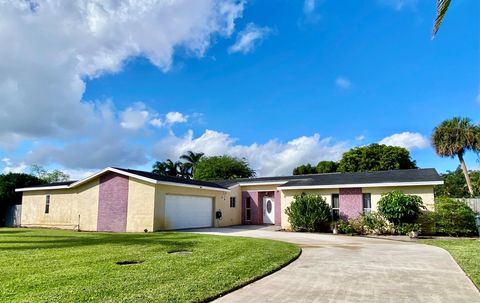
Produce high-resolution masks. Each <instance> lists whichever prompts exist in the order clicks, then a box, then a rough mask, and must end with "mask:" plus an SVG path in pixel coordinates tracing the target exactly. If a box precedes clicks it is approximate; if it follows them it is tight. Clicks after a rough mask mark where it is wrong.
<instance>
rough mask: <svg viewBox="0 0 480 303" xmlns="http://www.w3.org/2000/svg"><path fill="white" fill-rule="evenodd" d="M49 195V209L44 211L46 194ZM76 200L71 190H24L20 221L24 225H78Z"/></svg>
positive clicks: (69, 226)
mask: <svg viewBox="0 0 480 303" xmlns="http://www.w3.org/2000/svg"><path fill="white" fill-rule="evenodd" d="M47 194H49V195H50V210H49V213H48V214H46V213H45V204H46V195H47ZM76 210H77V200H76V198H75V194H73V195H72V191H71V190H50V191H35V192H24V193H23V198H22V221H21V225H22V226H26V227H56V228H67V229H68V228H74V227H76V226H77V225H78V216H77V211H76Z"/></svg>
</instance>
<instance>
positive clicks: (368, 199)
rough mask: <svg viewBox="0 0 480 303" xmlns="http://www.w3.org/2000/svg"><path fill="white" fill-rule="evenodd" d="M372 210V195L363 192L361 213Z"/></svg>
mask: <svg viewBox="0 0 480 303" xmlns="http://www.w3.org/2000/svg"><path fill="white" fill-rule="evenodd" d="M371 211H372V195H371V194H363V213H364V214H368V213H369V212H371Z"/></svg>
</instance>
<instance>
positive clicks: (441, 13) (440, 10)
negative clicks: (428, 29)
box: [432, 0, 451, 39]
mask: <svg viewBox="0 0 480 303" xmlns="http://www.w3.org/2000/svg"><path fill="white" fill-rule="evenodd" d="M450 2H451V0H437V17H436V18H435V23H434V25H433V30H432V39H433V38H435V35H436V34H437V32H438V30H439V29H440V25H441V24H442V21H443V18H445V14H446V13H447V10H448V7H449V6H450Z"/></svg>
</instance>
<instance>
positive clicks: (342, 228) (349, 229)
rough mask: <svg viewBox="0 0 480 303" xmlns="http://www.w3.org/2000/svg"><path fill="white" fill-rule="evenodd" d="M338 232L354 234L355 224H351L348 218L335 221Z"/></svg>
mask: <svg viewBox="0 0 480 303" xmlns="http://www.w3.org/2000/svg"><path fill="white" fill-rule="evenodd" d="M335 224H336V226H337V229H338V232H339V233H341V234H353V233H355V229H354V228H353V226H352V225H351V224H350V222H349V221H346V220H338V221H337V222H335Z"/></svg>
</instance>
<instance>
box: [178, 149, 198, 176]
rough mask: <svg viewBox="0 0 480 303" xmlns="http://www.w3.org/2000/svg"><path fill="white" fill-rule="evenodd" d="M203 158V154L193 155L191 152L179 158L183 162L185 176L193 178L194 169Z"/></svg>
mask: <svg viewBox="0 0 480 303" xmlns="http://www.w3.org/2000/svg"><path fill="white" fill-rule="evenodd" d="M203 156H204V153H195V152H193V151H191V150H190V151H188V152H186V153H185V154H183V155H181V156H180V159H182V160H185V162H184V163H183V170H184V171H185V173H186V174H187V175H189V176H190V177H191V176H193V173H194V171H195V167H196V166H197V164H198V162H199V161H200V159H201V158H202V157H203Z"/></svg>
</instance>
